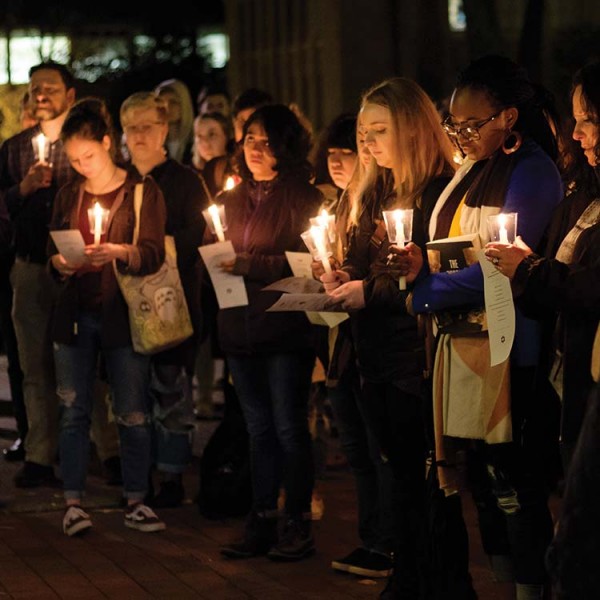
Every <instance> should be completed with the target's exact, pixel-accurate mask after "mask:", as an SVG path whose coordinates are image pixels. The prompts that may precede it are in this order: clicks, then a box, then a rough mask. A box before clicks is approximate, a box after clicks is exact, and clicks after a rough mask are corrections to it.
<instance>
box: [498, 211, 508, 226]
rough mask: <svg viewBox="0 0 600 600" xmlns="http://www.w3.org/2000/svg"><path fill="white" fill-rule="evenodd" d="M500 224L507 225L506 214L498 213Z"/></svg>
mask: <svg viewBox="0 0 600 600" xmlns="http://www.w3.org/2000/svg"><path fill="white" fill-rule="evenodd" d="M498 225H499V226H500V227H506V215H503V214H499V215H498Z"/></svg>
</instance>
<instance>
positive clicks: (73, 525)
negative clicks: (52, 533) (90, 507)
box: [63, 506, 92, 536]
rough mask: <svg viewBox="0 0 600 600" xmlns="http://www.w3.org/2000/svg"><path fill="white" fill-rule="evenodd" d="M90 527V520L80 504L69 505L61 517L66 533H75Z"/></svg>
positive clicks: (82, 531) (70, 534)
mask: <svg viewBox="0 0 600 600" xmlns="http://www.w3.org/2000/svg"><path fill="white" fill-rule="evenodd" d="M91 528H92V520H91V519H90V515H88V514H87V513H86V512H85V511H84V510H83V509H82V508H81V506H69V507H68V508H67V511H66V512H65V516H64V517H63V532H64V533H65V534H66V535H68V536H72V535H77V534H80V533H84V532H86V531H87V530H88V529H91Z"/></svg>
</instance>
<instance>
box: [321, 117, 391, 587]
mask: <svg viewBox="0 0 600 600" xmlns="http://www.w3.org/2000/svg"><path fill="white" fill-rule="evenodd" d="M356 123H357V119H356V116H355V115H348V114H343V115H340V116H339V117H338V118H336V119H334V121H332V123H331V124H330V125H329V127H328V128H327V129H326V131H325V133H324V135H323V138H322V145H323V148H322V150H321V151H320V152H319V154H323V155H325V160H326V163H327V168H328V171H329V176H330V178H331V181H333V182H334V183H335V186H336V190H337V194H336V201H335V203H333V204H328V205H327V206H328V209H329V212H330V213H331V214H330V218H335V223H334V224H335V230H336V236H335V241H336V243H335V245H334V252H333V255H334V259H335V261H336V263H339V264H341V263H342V261H343V259H344V255H345V253H346V250H347V248H348V238H349V236H350V230H351V223H350V212H351V208H352V204H351V203H352V200H353V199H354V195H353V194H351V193H350V188H352V187H355V186H356V184H357V181H358V180H359V179H360V177H362V176H364V172H365V170H366V169H367V167H368V166H369V165H370V163H371V160H372V156H371V155H370V153H369V152H368V150H367V151H366V152H365V151H364V149H365V147H366V146H365V143H364V141H365V140H364V134H362V133H361V132H360V131H357V128H356ZM358 147H361V148H362V149H363V152H362V155H361V156H360V157H359V155H358ZM359 161H360V162H359ZM351 182H352V185H351ZM321 214H322V211H320V212H319V215H321ZM317 218H319V217H317ZM313 266H314V269H315V272H316V273H317V274H318V273H321V272H322V271H323V268H322V267H321V265H319V264H315V265H313ZM319 332H320V333H321V335H322V336H323V335H324V337H325V338H326V342H327V343H328V344H326V350H327V351H326V352H323V351H321V353H320V354H319V356H322V355H323V354H325V355H326V356H327V359H324V360H325V364H326V365H327V378H326V386H327V397H328V399H329V401H330V403H331V406H332V409H333V413H334V419H335V426H336V428H337V430H338V432H339V437H340V445H341V449H342V451H343V452H344V454H345V456H346V458H347V460H348V463H349V465H350V467H351V468H352V472H353V475H354V479H355V483H356V500H357V504H358V535H359V538H360V544H361V545H360V546H358V547H356V548H354V549H352V550H351V551H350V552H349V553H348V554H346V555H345V556H342V557H339V558H335V559H334V560H332V562H331V566H332V568H333V569H335V570H337V571H341V572H345V573H353V574H355V575H360V576H363V577H387V576H389V575H390V573H391V571H392V559H391V553H392V550H393V534H392V530H393V522H392V506H391V505H392V471H391V469H390V465H389V463H388V462H387V461H385V460H384V459H383V458H382V454H381V449H380V447H379V445H378V443H377V440H376V439H375V436H374V435H373V433H372V432H371V430H370V428H369V427H368V426H367V423H366V421H365V416H364V409H363V403H364V399H363V396H362V392H361V386H360V376H359V373H358V371H357V369H356V355H355V352H354V347H353V341H352V325H351V323H350V321H349V320H347V321H345V322H343V323H341V324H340V325H339V326H338V327H336V328H335V329H332V330H325V329H324V328H319ZM327 345H328V346H329V347H328V348H327Z"/></svg>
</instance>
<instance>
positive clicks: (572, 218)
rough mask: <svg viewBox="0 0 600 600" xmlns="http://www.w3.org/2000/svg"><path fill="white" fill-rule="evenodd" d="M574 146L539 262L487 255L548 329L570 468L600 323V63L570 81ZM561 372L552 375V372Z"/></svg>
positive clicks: (525, 255) (493, 247)
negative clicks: (563, 195) (562, 194)
mask: <svg viewBox="0 0 600 600" xmlns="http://www.w3.org/2000/svg"><path fill="white" fill-rule="evenodd" d="M571 95H572V98H571V99H572V108H573V119H574V128H573V139H574V140H575V143H572V144H571V146H570V147H569V152H568V159H569V160H568V161H567V162H568V163H569V164H570V165H571V169H570V171H569V172H568V173H567V176H566V181H567V182H568V183H569V185H568V192H567V196H566V198H565V200H563V202H561V204H560V205H559V207H558V209H557V210H556V212H555V214H554V217H553V219H552V222H551V224H550V227H549V229H548V233H547V238H548V242H547V244H546V248H545V249H544V252H543V253H540V254H541V256H540V255H538V254H536V253H534V252H533V250H532V249H531V248H530V247H529V246H530V245H529V244H526V243H525V242H524V241H523V239H521V238H518V239H517V240H516V242H515V243H514V245H510V246H504V245H498V244H488V246H487V248H486V254H487V256H488V260H491V261H492V262H493V263H494V264H495V265H496V268H497V269H499V270H500V271H501V272H502V273H504V274H505V275H506V276H507V277H509V278H510V279H511V280H512V286H513V292H514V294H515V297H516V301H517V305H518V306H519V307H520V308H521V309H522V310H523V311H524V312H525V313H526V314H527V315H528V316H531V317H532V318H535V319H537V320H541V321H542V323H543V325H544V332H545V340H546V342H545V343H543V344H542V348H543V349H544V351H543V354H542V368H541V372H542V377H543V378H546V377H548V376H552V378H553V380H554V382H555V388H556V391H557V393H558V394H560V395H561V399H562V411H561V413H562V419H561V432H560V442H561V448H562V458H563V462H564V466H565V469H566V468H567V467H568V465H569V462H570V459H571V455H572V453H573V449H574V447H575V443H576V442H577V437H578V435H579V431H580V429H581V424H582V421H583V417H584V414H585V410H586V405H587V398H588V395H589V392H590V390H591V389H592V385H593V382H592V378H591V375H590V370H589V362H590V361H589V358H590V356H591V353H592V344H593V341H594V334H595V332H596V328H597V324H598V318H599V316H600V275H599V273H600V272H599V265H600V200H598V198H599V197H600V184H599V180H598V164H599V162H600V161H599V159H598V156H599V155H600V152H599V148H600V135H599V126H598V116H599V115H600V63H598V62H596V63H592V64H590V65H588V66H586V67H584V68H583V69H581V70H580V71H579V72H578V73H577V74H576V75H575V77H574V79H573V87H572V94H571ZM553 366H555V367H556V369H555V370H554V372H553V369H552V367H553Z"/></svg>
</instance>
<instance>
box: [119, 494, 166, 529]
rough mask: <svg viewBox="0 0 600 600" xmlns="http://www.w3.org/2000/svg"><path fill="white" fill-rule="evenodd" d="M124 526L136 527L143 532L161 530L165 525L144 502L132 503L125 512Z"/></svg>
mask: <svg viewBox="0 0 600 600" xmlns="http://www.w3.org/2000/svg"><path fill="white" fill-rule="evenodd" d="M125 527H129V528H130V529H137V530H138V531H143V532H144V533H151V532H153V531H163V530H164V529H166V528H167V526H166V525H165V524H164V523H163V522H162V521H161V520H160V519H159V518H158V516H157V515H156V513H155V512H154V511H153V510H152V509H151V508H150V507H149V506H146V505H145V504H142V503H141V502H140V503H139V504H133V505H131V506H128V507H127V510H126V512H125Z"/></svg>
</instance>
